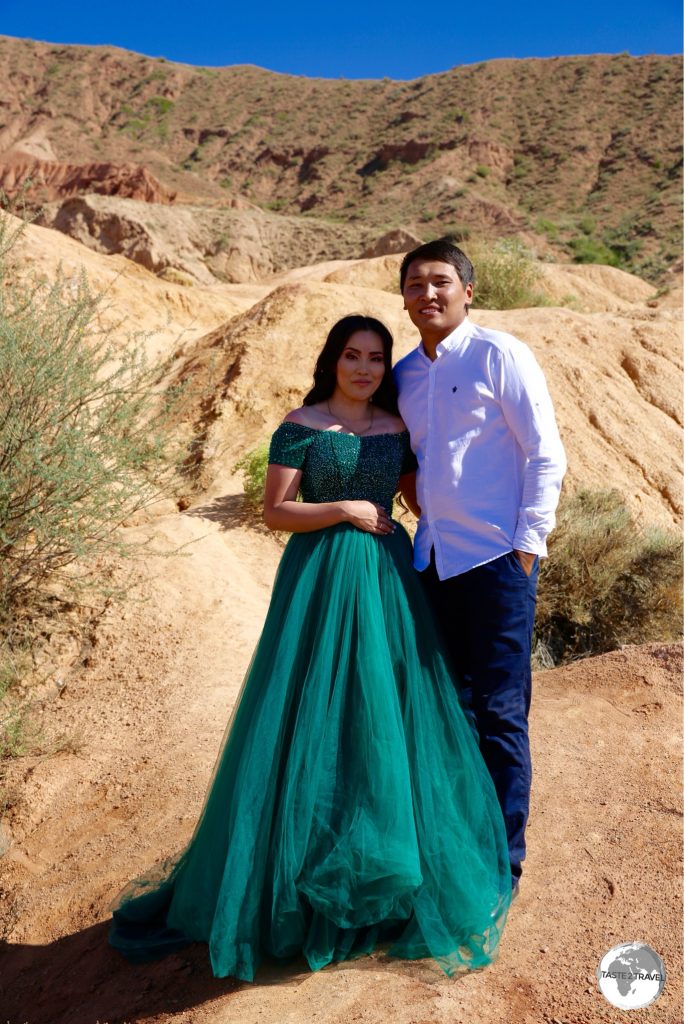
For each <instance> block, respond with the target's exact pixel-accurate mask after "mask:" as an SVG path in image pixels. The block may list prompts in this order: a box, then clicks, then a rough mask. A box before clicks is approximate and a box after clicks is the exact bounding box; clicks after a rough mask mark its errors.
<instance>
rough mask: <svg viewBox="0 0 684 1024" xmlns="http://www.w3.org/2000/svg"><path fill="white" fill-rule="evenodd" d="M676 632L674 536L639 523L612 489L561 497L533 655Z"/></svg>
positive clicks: (564, 657) (563, 657) (602, 648)
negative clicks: (643, 526) (641, 525)
mask: <svg viewBox="0 0 684 1024" xmlns="http://www.w3.org/2000/svg"><path fill="white" fill-rule="evenodd" d="M681 635H682V544H681V540H680V538H679V537H677V536H676V535H673V534H669V533H666V532H664V531H663V530H660V529H656V528H641V527H640V526H639V525H638V524H637V523H636V522H635V520H634V517H633V515H632V513H631V512H630V511H629V509H628V507H627V504H626V502H625V500H624V498H623V496H622V495H621V494H620V493H619V492H618V491H615V490H613V491H589V490H580V491H578V492H577V493H576V494H574V495H572V496H570V497H569V498H567V499H565V500H564V501H562V503H561V506H560V508H559V512H558V525H557V527H556V529H555V530H554V532H553V533H552V534H551V536H550V537H549V558H548V560H546V561H544V562H543V563H542V568H541V572H540V578H539V595H538V602H537V618H536V625H535V638H536V659H537V662H538V663H539V664H540V665H542V666H549V665H552V664H556V665H557V664H560V663H562V662H564V661H569V660H571V659H573V658H577V657H584V656H587V655H594V654H602V653H604V652H606V651H611V650H615V649H616V648H618V647H619V646H621V645H622V644H641V643H647V642H649V641H655V640H663V641H666V640H676V639H678V638H680V637H681Z"/></svg>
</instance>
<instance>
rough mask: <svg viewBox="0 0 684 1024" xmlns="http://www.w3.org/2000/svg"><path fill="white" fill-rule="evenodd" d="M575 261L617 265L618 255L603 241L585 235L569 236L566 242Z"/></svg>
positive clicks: (610, 265)
mask: <svg viewBox="0 0 684 1024" xmlns="http://www.w3.org/2000/svg"><path fill="white" fill-rule="evenodd" d="M568 245H569V246H570V249H571V250H572V258H573V260H574V262H575V263H603V264H606V265H607V266H609V267H619V266H620V264H621V262H622V261H621V259H620V256H619V254H618V253H617V252H615V251H614V250H613V249H612V248H611V247H610V246H608V245H606V243H605V242H603V241H601V239H597V238H588V237H587V236H586V235H581V236H578V237H577V238H571V239H570V241H569V242H568Z"/></svg>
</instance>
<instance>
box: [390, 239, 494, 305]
mask: <svg viewBox="0 0 684 1024" xmlns="http://www.w3.org/2000/svg"><path fill="white" fill-rule="evenodd" d="M414 260H438V261H439V262H440V263H450V264H451V266H452V267H453V268H454V269H455V271H456V273H457V274H458V276H459V279H460V282H461V284H462V285H463V287H464V288H465V287H466V285H468V284H471V283H473V284H474V283H475V268H474V267H473V265H472V263H471V262H470V260H469V259H468V257H467V256H466V254H465V253H464V252H463V250H462V249H459V247H458V246H457V245H454V243H453V242H450V241H449V239H448V238H436V239H435V240H434V241H433V242H425V244H424V245H419V246H418V248H417V249H412V250H411V252H407V253H406V255H405V256H404V258H403V260H402V261H401V270H400V271H399V286H400V289H401V292H402V294H403V292H404V284H405V283H406V274H407V273H408V268H409V266H410V265H411V264H412V263H413V261H414Z"/></svg>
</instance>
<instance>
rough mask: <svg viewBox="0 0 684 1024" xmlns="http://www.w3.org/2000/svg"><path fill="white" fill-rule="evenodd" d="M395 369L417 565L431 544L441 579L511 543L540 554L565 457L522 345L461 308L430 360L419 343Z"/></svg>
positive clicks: (537, 373)
mask: <svg viewBox="0 0 684 1024" xmlns="http://www.w3.org/2000/svg"><path fill="white" fill-rule="evenodd" d="M395 378H396V382H397V387H398V389H399V411H400V413H401V415H402V418H403V420H404V422H405V423H406V426H407V427H408V429H409V432H410V436H411V447H412V448H413V451H414V452H415V454H416V457H417V459H418V476H417V496H418V503H419V505H420V507H421V512H422V514H421V517H420V520H419V522H418V529H417V532H416V538H415V543H414V565H415V567H416V569H418V570H422V569H425V568H426V567H427V566H428V564H429V562H430V549H431V548H432V547H434V549H435V565H436V568H437V573H438V575H439V577H440V579H447V578H449V577H451V576H457V575H459V574H460V573H463V572H467V571H468V570H469V569H473V568H474V567H475V566H477V565H482V564H484V563H485V562H489V561H492V560H493V559H494V558H498V557H499V556H500V555H502V554H505V553H506V552H508V551H512V550H513V549H514V548H516V549H518V550H521V551H529V552H532V553H534V554H537V555H545V554H546V537H547V534H548V533H549V532H550V530H552V529H553V526H554V524H555V515H554V512H555V508H556V505H557V504H558V495H559V493H560V485H561V481H562V479H563V474H564V473H565V469H566V459H565V452H564V450H563V445H562V443H561V440H560V436H559V434H558V427H557V425H556V418H555V415H554V411H553V404H552V402H551V397H550V395H549V392H548V388H547V386H546V381H545V379H544V375H543V373H542V371H541V368H540V366H539V364H538V363H537V361H536V359H535V358H534V355H533V354H532V352H531V351H530V349H529V348H528V347H527V345H525V344H524V343H523V342H521V341H519V340H518V339H517V338H514V337H513V336H512V335H511V334H505V333H503V332H501V331H492V330H489V329H486V328H484V327H479V326H478V325H476V324H473V323H471V321H470V320H469V318H468V317H466V319H465V320H464V321H463V323H462V324H460V325H459V326H458V327H457V328H456V330H455V331H453V332H452V334H450V335H449V336H448V337H447V338H445V339H444V340H443V341H442V342H440V344H439V345H438V346H437V358H436V359H435V360H434V361H432V360H430V359H429V358H428V356H427V355H426V353H425V350H424V348H423V345H422V343H421V344H420V345H418V347H417V348H415V349H414V350H413V351H412V352H410V353H409V354H408V355H407V356H405V358H404V359H402V360H400V362H399V363H397V365H396V367H395Z"/></svg>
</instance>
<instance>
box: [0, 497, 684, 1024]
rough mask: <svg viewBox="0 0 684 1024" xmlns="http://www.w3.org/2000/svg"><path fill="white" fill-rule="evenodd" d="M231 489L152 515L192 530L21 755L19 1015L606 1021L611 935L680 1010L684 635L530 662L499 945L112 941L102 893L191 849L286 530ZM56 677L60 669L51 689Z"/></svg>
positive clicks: (10, 993)
mask: <svg viewBox="0 0 684 1024" xmlns="http://www.w3.org/2000/svg"><path fill="white" fill-rule="evenodd" d="M239 507H240V506H239V498H238V497H237V496H236V495H235V494H227V495H224V496H223V497H221V498H219V499H214V500H212V501H209V502H207V503H205V504H204V505H201V506H199V507H196V508H193V509H191V510H189V511H188V512H186V513H184V514H178V515H173V516H167V517H165V518H163V519H161V520H159V521H158V522H157V523H156V524H155V526H154V528H153V527H152V526H150V525H148V526H146V527H137V528H135V530H136V531H137V533H138V534H141V535H142V534H144V533H145V531H148V532H150V531H152V530H154V537H155V538H156V539H155V543H157V544H167V545H170V544H178V543H188V542H189V547H188V548H186V549H185V550H186V552H188V553H187V554H186V555H184V556H178V557H172V558H163V559H158V558H151V559H149V560H148V561H147V562H146V563H145V564H144V565H143V566H141V567H140V568H139V570H138V575H137V582H136V587H135V592H134V594H132V595H131V598H130V599H129V600H127V601H126V602H125V604H123V605H118V606H112V608H110V609H109V611H108V612H107V613H106V614H105V615H104V617H103V618H102V620H101V621H100V622H99V624H98V626H97V628H96V629H95V630H94V631H93V633H92V634H91V637H90V639H89V642H88V643H87V644H86V646H85V647H84V649H83V651H82V652H81V657H80V658H79V659H78V660H77V661H76V662H75V663H74V665H73V667H72V670H71V672H70V673H69V674H68V675H67V676H66V686H65V687H64V688H63V689H62V691H61V695H59V696H57V695H56V696H55V697H54V699H52V700H50V701H48V702H47V704H46V706H45V711H44V727H45V731H46V735H50V734H54V733H63V732H64V731H66V732H67V734H70V735H72V736H73V737H74V741H73V745H74V747H75V749H74V750H72V751H67V752H63V753H60V754H57V755H54V756H52V757H35V756H34V757H27V758H24V759H21V760H19V761H17V762H15V763H14V764H13V765H12V767H11V769H10V772H9V775H8V777H7V778H6V780H5V783H6V787H7V788H8V790H9V792H10V804H11V805H10V807H9V808H8V809H7V812H6V815H5V819H4V828H5V834H6V839H10V840H11V845H10V847H9V850H8V852H7V853H6V855H5V857H4V858H2V860H1V861H0V887H1V888H0V935H1V936H2V939H3V941H2V943H0V964H1V973H0V1020H1V1021H2V1022H3V1024H5V1022H9V1024H97V1022H99V1024H123V1022H128V1024H134V1022H135V1024H143V1022H145V1024H152V1022H154V1024H223V1022H229V1021H231V1022H232V1021H240V1022H241V1024H302V1022H309V1021H321V1022H326V1024H347V1022H364V1024H384V1022H386V1021H390V1020H391V1021H393V1022H395V1024H466V1022H468V1024H470V1022H478V1024H495V1022H496V1024H499V1022H506V1024H547V1022H548V1024H551V1022H553V1024H559V1022H560V1024H594V1022H599V1021H606V1022H622V1021H625V1022H626V1021H628V1020H633V1019H634V1015H633V1014H632V1015H630V1014H625V1013H621V1012H620V1011H618V1010H616V1009H614V1008H613V1007H611V1006H610V1005H609V1004H608V1003H607V1002H606V1001H605V999H604V998H603V996H602V995H601V994H600V992H599V990H598V987H597V983H596V978H595V970H596V967H597V966H598V963H599V960H600V958H601V956H602V955H603V954H604V953H605V952H606V951H607V950H608V949H609V948H610V947H611V946H613V945H616V944H617V943H619V942H626V941H633V940H643V941H646V942H648V943H649V944H650V945H652V946H653V947H654V948H655V949H656V950H657V951H658V952H659V953H660V955H661V956H662V957H663V959H664V961H665V965H666V968H667V970H668V972H669V976H668V982H667V986H666V989H665V991H664V993H663V995H662V996H661V997H660V999H659V1000H658V1001H657V1002H656V1003H655V1004H653V1005H652V1006H651V1007H649V1008H647V1009H644V1010H641V1011H640V1012H639V1019H640V1020H643V1021H646V1022H649V1024H650V1022H662V1024H675V1022H678V1021H680V1020H681V998H682V993H681V982H680V977H681V958H680V913H681V895H682V893H681V863H680V852H681V844H680V840H681V815H682V809H681V799H680V762H681V748H680V732H681V730H680V715H679V686H680V678H681V650H680V649H679V648H678V647H676V646H671V645H670V646H665V645H650V646H647V647H642V648H625V649H624V650H622V651H619V652H615V653H613V654H610V655H606V656H603V657H599V658H594V659H590V660H587V661H583V662H578V663H576V664H574V665H571V666H569V667H566V668H561V669H556V670H553V671H547V672H541V673H538V674H537V676H536V680H535V700H534V705H533V712H532V719H531V728H532V743H533V753H534V764H535V773H536V774H535V780H534V790H533V805H532V814H531V819H530V825H529V833H528V836H529V855H528V859H527V862H526V871H525V875H524V884H523V886H522V891H521V895H520V897H519V899H518V900H517V902H516V903H515V904H514V905H513V908H512V911H511V914H510V917H509V922H508V925H507V928H506V931H505V934H504V938H503V941H502V945H501V951H500V957H499V959H498V961H497V962H496V964H494V965H493V966H492V967H490V968H489V969H487V970H486V971H482V972H477V973H473V974H470V975H466V976H462V977H459V978H455V979H448V978H447V977H446V976H444V975H443V974H441V972H440V971H439V969H438V968H436V967H435V966H434V965H432V964H431V963H430V962H427V961H425V962H419V963H406V962H402V961H393V960H390V959H389V958H387V957H386V956H384V955H383V954H382V953H381V952H379V953H377V954H375V955H373V956H371V957H367V958H363V959H360V960H356V961H354V962H350V963H345V964H341V965H336V966H332V967H330V968H326V969H324V970H323V971H321V972H319V973H316V974H311V973H309V972H308V970H307V969H306V965H305V964H304V963H303V962H300V963H296V964H295V965H293V966H290V967H288V968H276V967H267V968H264V969H263V970H262V971H261V972H260V973H259V975H258V976H257V980H256V982H255V983H254V984H252V985H249V984H244V983H236V982H234V981H232V980H216V979H214V978H213V977H212V975H211V971H210V968H209V965H208V960H207V956H206V947H204V946H202V945H197V946H193V947H191V948H190V949H189V950H188V951H187V952H185V953H182V954H177V955H174V956H172V957H170V958H168V959H166V960H164V961H162V962H160V963H157V964H154V965H151V966H144V967H142V966H140V967H131V966H129V965H128V964H127V963H126V962H125V961H123V960H122V959H121V958H120V957H119V956H118V954H116V953H114V952H113V951H112V950H110V949H109V948H108V946H107V941H106V940H107V927H108V916H109V906H110V903H111V901H112V900H113V899H114V898H115V897H116V895H117V893H118V892H119V890H120V889H121V888H122V887H123V886H124V885H125V884H126V882H127V881H128V880H129V879H130V878H132V877H134V876H135V875H136V874H139V873H141V872H143V871H144V870H145V869H146V868H148V867H150V866H151V865H152V864H153V863H154V862H155V861H157V860H159V859H161V858H163V857H165V856H167V855H169V854H172V853H173V852H174V851H176V850H178V849H180V848H181V847H182V846H183V845H184V843H185V842H186V841H187V839H188V838H189V836H190V834H191V832H192V829H193V826H194V822H195V819H196V817H197V814H198V811H199V808H200V805H201V802H202V798H203V794H204V791H205V787H206V785H207V782H208V779H209V776H210V773H211V769H212V766H213V761H214V758H215V755H216V752H217V750H218V746H219V743H220V740H221V736H222V733H223V730H224V727H225V724H226V721H227V717H228V714H229V712H230V709H231V707H232V706H233V704H234V702H235V700H236V697H237V694H238V692H239V688H240V685H241V681H242V678H243V674H244V672H245V670H246V667H247V665H248V662H249V658H250V654H251V650H252V648H253V645H254V643H255V641H256V639H257V637H258V633H259V630H260V626H261V622H262V621H263V617H264V614H265V610H266V607H267V603H268V598H269V591H270V585H271V581H272V577H273V574H274V571H275V567H276V565H277V561H278V558H279V555H280V551H281V544H280V542H279V541H278V539H277V538H275V537H273V536H271V535H269V534H266V533H264V532H262V531H255V530H254V529H252V528H250V524H249V523H248V522H245V521H244V519H243V518H241V517H240V515H239V514H238V513H239ZM54 692H55V694H57V690H56V688H55V690H54Z"/></svg>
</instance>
